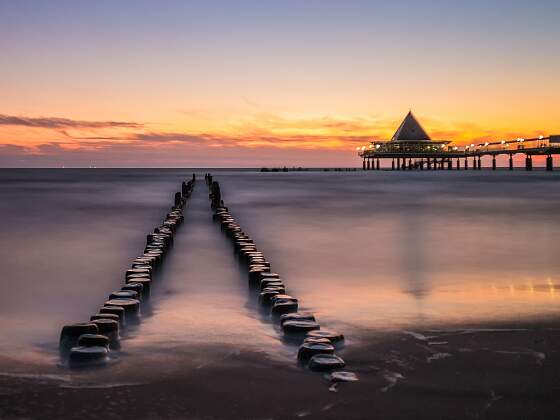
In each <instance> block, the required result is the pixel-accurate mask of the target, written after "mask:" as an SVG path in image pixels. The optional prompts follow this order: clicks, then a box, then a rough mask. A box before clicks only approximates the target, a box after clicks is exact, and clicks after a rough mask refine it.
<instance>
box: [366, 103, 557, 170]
mask: <svg viewBox="0 0 560 420" xmlns="http://www.w3.org/2000/svg"><path fill="white" fill-rule="evenodd" d="M356 150H357V151H358V155H359V156H360V157H361V158H362V169H364V170H379V169H381V168H382V167H385V166H384V165H382V164H381V161H382V160H384V159H385V160H390V161H391V165H390V169H392V170H413V169H418V170H424V169H426V170H438V169H440V170H441V169H446V170H453V169H455V170H466V169H474V170H480V169H482V158H483V157H486V156H488V157H491V159H492V164H491V168H492V170H496V169H497V164H496V157H497V156H500V155H506V156H508V158H509V159H508V161H509V164H508V167H509V169H510V170H513V169H514V159H513V156H514V155H516V154H523V155H525V170H527V171H531V170H532V169H533V157H534V156H546V165H545V168H546V170H547V171H552V170H553V169H554V163H553V162H554V161H553V156H554V155H560V135H550V136H539V137H536V138H527V139H525V138H517V139H514V140H500V141H493V142H484V143H472V144H470V145H466V146H455V145H453V144H451V141H449V140H432V139H431V138H430V136H429V135H428V134H427V133H426V131H425V130H424V129H423V128H422V126H421V125H420V123H419V122H418V121H417V120H416V118H415V117H414V116H413V115H412V112H409V113H408V114H407V116H406V117H405V119H404V120H403V122H402V123H401V125H400V126H399V128H398V129H397V131H396V132H395V134H394V135H393V137H392V138H391V140H386V141H381V140H380V141H377V140H373V141H371V142H370V144H369V145H368V146H361V147H357V148H356Z"/></svg>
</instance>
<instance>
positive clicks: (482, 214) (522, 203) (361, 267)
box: [0, 169, 560, 371]
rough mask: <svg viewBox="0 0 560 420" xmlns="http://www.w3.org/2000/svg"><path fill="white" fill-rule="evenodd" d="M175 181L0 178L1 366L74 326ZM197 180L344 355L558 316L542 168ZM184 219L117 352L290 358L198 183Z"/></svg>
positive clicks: (558, 215)
mask: <svg viewBox="0 0 560 420" xmlns="http://www.w3.org/2000/svg"><path fill="white" fill-rule="evenodd" d="M191 173H192V171H190V170H179V169H175V170H155V169H154V170H144V169H121V170H109V169H89V170H69V169H58V170H2V171H0V197H1V200H0V231H1V232H2V240H1V241H0V247H1V252H0V255H1V256H2V270H1V275H0V290H1V293H0V331H1V332H2V339H1V340H0V353H1V354H2V355H3V357H4V358H3V359H2V365H3V366H1V369H2V370H3V371H6V370H9V368H10V365H11V364H12V363H13V362H14V361H15V362H24V361H25V362H33V363H35V364H38V365H45V366H47V365H53V364H56V363H57V360H58V359H57V353H56V347H57V340H58V334H59V330H60V327H61V326H62V325H63V324H65V323H71V322H78V321H83V320H87V319H89V316H90V315H91V314H93V313H96V312H97V308H98V307H100V306H101V305H102V303H103V302H104V300H105V299H106V297H107V296H108V295H109V293H110V292H111V291H113V290H116V289H119V288H120V286H121V283H122V282H123V280H124V271H125V269H126V268H127V267H128V266H129V264H130V261H131V260H132V259H133V258H134V257H135V256H136V255H138V254H139V253H140V252H141V250H142V249H143V246H144V243H145V238H146V234H147V233H148V232H150V231H151V230H152V229H153V227H154V226H156V225H158V224H159V223H161V220H162V218H163V216H164V215H165V213H166V212H167V211H168V208H169V207H170V205H171V202H172V197H173V194H174V192H175V191H176V190H177V189H178V187H179V186H180V183H181V181H182V180H183V179H186V178H189V177H190V175H191ZM198 174H199V176H200V178H202V177H201V175H202V172H201V171H199V172H198ZM214 174H215V176H216V179H217V180H219V181H220V183H221V186H222V191H223V196H224V199H225V201H226V204H227V205H228V206H229V207H230V211H231V212H232V214H233V215H234V216H236V217H237V219H238V220H239V222H240V223H241V225H242V226H243V228H244V229H245V230H246V232H248V233H249V234H250V235H251V236H253V238H254V240H255V242H256V244H257V245H258V246H259V248H261V249H262V250H263V251H264V252H265V254H266V255H267V257H268V259H269V260H270V261H271V263H272V266H273V269H274V271H276V272H278V273H280V275H281V276H282V277H283V279H284V281H285V283H286V285H287V287H288V292H289V293H290V294H292V295H294V296H296V297H298V298H299V299H300V302H301V306H302V309H304V310H309V311H312V312H314V313H315V314H316V316H317V317H318V319H319V321H320V322H321V324H322V325H323V326H324V327H329V328H334V329H340V330H342V331H343V332H345V333H346V335H347V336H348V337H349V344H350V343H353V345H355V346H359V345H360V341H361V338H364V337H367V336H368V335H371V334H375V332H377V331H386V330H414V329H420V328H428V327H430V328H431V327H437V328H443V327H455V326H461V325H470V326H472V325H480V326H483V325H486V324H488V323H489V322H500V321H512V320H513V321H525V320H533V319H538V318H547V317H552V316H558V315H559V314H560V306H559V305H558V303H559V301H560V296H559V295H560V276H559V273H560V258H559V256H560V254H559V247H558V237H559V236H558V235H559V232H560V212H559V211H558V209H559V208H560V183H559V182H560V174H557V173H545V172H538V171H535V172H532V173H525V172H517V171H516V172H514V173H510V172H506V171H497V172H494V173H493V172H489V171H483V172H455V171H453V172H446V171H442V172H431V173H430V172H426V171H424V172H369V173H364V172H355V173H332V172H301V173H300V172H293V173H257V172H239V171H227V170H221V171H214ZM185 219H186V223H185V225H184V226H183V228H182V229H181V230H180V232H179V233H178V235H177V236H176V239H175V247H174V248H173V250H172V252H171V255H170V257H169V259H168V260H167V262H166V267H165V269H164V270H163V271H162V272H161V273H160V275H159V279H158V284H157V285H156V290H155V291H154V295H153V298H152V304H151V307H150V308H148V309H146V311H145V316H144V318H145V320H144V322H143V323H142V324H141V326H140V327H139V328H138V329H136V330H135V331H133V332H132V333H130V334H129V337H128V339H127V341H126V343H125V344H123V350H124V353H135V352H136V353H142V352H147V351H152V350H154V349H157V350H159V351H160V353H158V354H161V352H167V353H173V352H174V351H177V352H179V351H182V350H183V349H185V348H189V347H192V346H193V345H201V346H213V345H215V346H228V348H238V349H240V350H242V349H244V348H250V349H252V350H258V351H262V352H264V353H267V354H273V355H274V357H277V358H281V359H282V358H285V359H286V360H287V361H288V360H290V359H291V358H292V357H293V353H294V350H293V349H291V348H290V347H289V346H286V345H285V344H284V343H282V341H281V340H280V339H279V334H278V331H277V330H276V329H275V327H274V326H273V325H272V324H271V323H269V322H268V321H267V320H266V317H264V316H263V315H262V314H261V313H259V311H257V310H256V306H255V302H254V299H253V297H252V296H251V295H249V294H248V292H247V282H246V275H245V273H244V272H243V271H241V270H240V269H239V266H238V264H237V262H236V260H235V258H234V256H233V254H232V252H231V247H230V246H229V244H228V243H227V242H226V240H225V239H224V237H223V236H222V234H221V233H220V230H219V228H218V227H217V226H216V225H213V224H212V222H211V212H210V208H209V204H208V193H207V189H206V185H205V184H204V182H203V179H201V180H200V182H199V183H198V184H197V186H196V189H195V192H194V194H193V197H192V200H191V202H190V203H189V205H188V208H187V209H186V210H185ZM200 357H201V360H202V359H204V356H203V355H201V356H200ZM156 361H157V357H155V358H154V362H156Z"/></svg>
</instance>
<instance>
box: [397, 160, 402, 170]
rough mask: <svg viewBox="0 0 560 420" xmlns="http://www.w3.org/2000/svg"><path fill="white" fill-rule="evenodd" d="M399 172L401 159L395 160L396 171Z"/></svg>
mask: <svg viewBox="0 0 560 420" xmlns="http://www.w3.org/2000/svg"><path fill="white" fill-rule="evenodd" d="M400 170H401V158H397V171H400Z"/></svg>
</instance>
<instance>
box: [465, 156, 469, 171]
mask: <svg viewBox="0 0 560 420" xmlns="http://www.w3.org/2000/svg"><path fill="white" fill-rule="evenodd" d="M465 169H469V159H468V158H465Z"/></svg>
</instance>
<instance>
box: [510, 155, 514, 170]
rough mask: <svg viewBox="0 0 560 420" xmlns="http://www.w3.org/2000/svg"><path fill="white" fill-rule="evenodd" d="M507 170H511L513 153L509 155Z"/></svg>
mask: <svg viewBox="0 0 560 420" xmlns="http://www.w3.org/2000/svg"><path fill="white" fill-rule="evenodd" d="M509 170H510V171H513V154H511V153H510V155H509Z"/></svg>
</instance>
